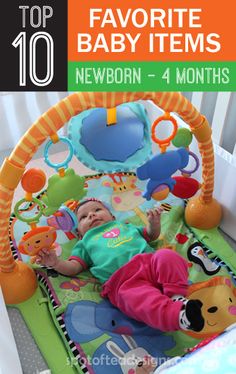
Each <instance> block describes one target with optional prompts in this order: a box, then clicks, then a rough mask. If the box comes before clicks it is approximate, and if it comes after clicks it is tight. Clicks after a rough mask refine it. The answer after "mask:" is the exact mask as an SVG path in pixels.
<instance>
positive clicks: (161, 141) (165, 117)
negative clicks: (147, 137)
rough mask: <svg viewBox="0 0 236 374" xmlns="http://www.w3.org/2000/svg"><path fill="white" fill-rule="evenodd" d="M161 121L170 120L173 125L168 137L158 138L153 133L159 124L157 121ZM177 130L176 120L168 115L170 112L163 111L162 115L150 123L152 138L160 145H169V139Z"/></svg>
mask: <svg viewBox="0 0 236 374" xmlns="http://www.w3.org/2000/svg"><path fill="white" fill-rule="evenodd" d="M161 121H170V122H172V125H173V132H172V134H171V135H170V136H168V138H165V139H159V138H157V136H156V134H155V131H156V127H157V126H158V125H159V123H160V122H161ZM177 130H178V124H177V121H176V120H175V119H174V118H173V117H172V116H170V114H168V113H165V114H164V115H163V116H160V117H158V118H157V119H156V120H155V121H154V122H153V124H152V140H153V141H154V142H155V143H157V144H158V145H160V146H161V145H169V144H170V142H171V140H172V139H173V138H174V137H175V135H176V133H177Z"/></svg>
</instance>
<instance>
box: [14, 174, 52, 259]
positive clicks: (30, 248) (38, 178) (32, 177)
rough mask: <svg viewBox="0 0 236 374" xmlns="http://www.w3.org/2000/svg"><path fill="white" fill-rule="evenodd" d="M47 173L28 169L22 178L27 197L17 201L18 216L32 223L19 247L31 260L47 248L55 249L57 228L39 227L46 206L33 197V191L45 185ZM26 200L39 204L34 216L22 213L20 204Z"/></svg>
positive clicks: (16, 213) (15, 209) (15, 210)
mask: <svg viewBox="0 0 236 374" xmlns="http://www.w3.org/2000/svg"><path fill="white" fill-rule="evenodd" d="M45 182H46V175H45V173H44V172H43V171H42V170H40V169H29V170H27V171H26V172H25V173H24V174H23V177H22V179H21V185H22V187H23V189H24V191H25V198H24V199H21V200H19V201H18V202H17V204H16V205H15V208H14V213H15V215H16V217H17V218H18V219H19V220H20V221H22V222H25V223H27V224H28V225H30V227H31V230H30V231H28V232H27V233H25V234H24V235H23V237H22V238H21V240H20V243H19V246H18V249H19V251H20V252H21V253H23V254H27V255H28V256H31V262H34V261H35V256H36V255H37V254H38V253H39V252H40V251H41V249H43V248H46V249H48V250H51V249H55V248H57V247H58V245H57V246H56V245H55V240H56V237H57V235H56V230H55V228H52V227H49V226H41V227H37V223H38V222H39V220H40V217H41V216H42V214H43V210H44V206H43V204H42V202H41V201H40V200H39V199H37V198H34V197H33V193H35V192H39V191H40V190H41V189H42V188H43V187H44V185H45ZM25 202H33V203H34V204H35V205H36V206H37V210H38V211H37V213H36V214H35V215H34V216H32V217H25V216H24V214H23V212H21V213H20V206H21V205H22V204H23V203H25Z"/></svg>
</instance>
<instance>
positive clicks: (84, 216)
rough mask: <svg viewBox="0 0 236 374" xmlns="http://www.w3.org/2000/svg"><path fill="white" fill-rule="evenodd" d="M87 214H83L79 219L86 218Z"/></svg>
mask: <svg viewBox="0 0 236 374" xmlns="http://www.w3.org/2000/svg"><path fill="white" fill-rule="evenodd" d="M86 217H87V216H86V215H85V214H84V215H83V216H81V217H80V218H79V221H82V220H83V219H85V218H86Z"/></svg>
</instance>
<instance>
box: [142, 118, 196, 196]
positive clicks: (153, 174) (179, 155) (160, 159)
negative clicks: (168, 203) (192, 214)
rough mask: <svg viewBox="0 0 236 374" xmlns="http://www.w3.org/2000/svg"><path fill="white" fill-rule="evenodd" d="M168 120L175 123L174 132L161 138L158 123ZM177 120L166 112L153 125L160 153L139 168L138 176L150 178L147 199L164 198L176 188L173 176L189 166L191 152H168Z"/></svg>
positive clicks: (174, 133)
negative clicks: (158, 136)
mask: <svg viewBox="0 0 236 374" xmlns="http://www.w3.org/2000/svg"><path fill="white" fill-rule="evenodd" d="M163 120H168V121H170V122H171V123H172V124H173V132H172V134H171V135H170V136H169V137H168V138H166V139H159V138H157V136H156V134H155V130H156V127H157V125H158V124H159V123H160V122H161V121H163ZM177 129H178V127H177V122H176V120H175V119H174V118H173V117H172V116H170V114H169V113H165V114H164V115H163V116H161V117H159V118H157V120H156V121H155V122H154V123H153V125H152V139H153V141H154V142H155V143H157V144H158V145H159V147H160V151H161V153H160V154H157V155H155V156H153V157H152V158H151V159H150V160H148V161H147V162H146V163H145V164H144V165H142V166H140V167H139V168H138V169H137V176H138V178H139V179H141V180H145V179H148V183H147V185H146V190H145V192H144V194H143V197H145V198H146V199H147V200H150V199H151V198H153V199H154V200H158V201H159V200H164V199H165V198H166V197H167V196H168V194H169V192H171V191H172V190H173V188H174V185H175V183H176V181H175V180H174V179H173V178H172V177H171V176H172V174H174V173H175V172H176V171H177V170H178V169H182V168H184V167H186V166H187V164H188V161H189V152H188V151H187V150H186V149H185V148H180V149H178V150H177V151H168V152H166V149H167V147H168V146H169V145H170V142H171V140H172V139H173V138H174V137H175V135H176V133H177Z"/></svg>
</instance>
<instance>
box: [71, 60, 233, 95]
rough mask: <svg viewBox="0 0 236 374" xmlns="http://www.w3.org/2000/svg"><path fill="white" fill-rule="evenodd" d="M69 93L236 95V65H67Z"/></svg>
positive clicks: (105, 63)
mask: <svg viewBox="0 0 236 374" xmlns="http://www.w3.org/2000/svg"><path fill="white" fill-rule="evenodd" d="M68 91H236V62H224V61H221V62H195V61H194V62H137V61H135V62H97V61H96V62H91V61H90V62H68Z"/></svg>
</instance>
